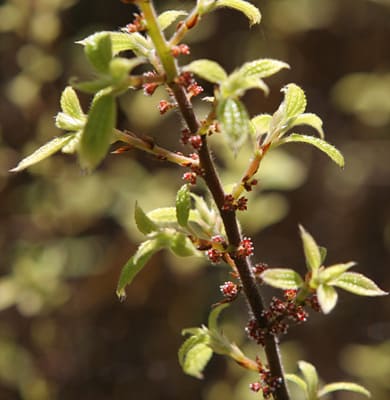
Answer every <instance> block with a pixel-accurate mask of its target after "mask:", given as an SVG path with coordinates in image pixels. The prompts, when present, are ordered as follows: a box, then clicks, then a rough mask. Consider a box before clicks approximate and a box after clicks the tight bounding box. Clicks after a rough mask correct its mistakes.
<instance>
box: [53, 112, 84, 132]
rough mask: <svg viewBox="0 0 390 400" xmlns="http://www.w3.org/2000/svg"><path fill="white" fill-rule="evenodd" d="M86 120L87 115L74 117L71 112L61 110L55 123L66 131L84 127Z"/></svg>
mask: <svg viewBox="0 0 390 400" xmlns="http://www.w3.org/2000/svg"><path fill="white" fill-rule="evenodd" d="M86 121H87V117H86V116H82V117H80V118H74V117H72V116H71V115H69V114H65V113H63V112H59V113H58V114H57V115H56V120H55V125H56V127H57V128H60V129H63V130H65V131H79V130H81V129H83V128H84V125H85V122H86Z"/></svg>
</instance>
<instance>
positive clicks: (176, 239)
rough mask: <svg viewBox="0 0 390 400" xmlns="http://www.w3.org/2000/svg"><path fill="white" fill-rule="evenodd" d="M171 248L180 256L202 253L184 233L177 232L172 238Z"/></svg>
mask: <svg viewBox="0 0 390 400" xmlns="http://www.w3.org/2000/svg"><path fill="white" fill-rule="evenodd" d="M170 249H171V250H172V251H173V253H174V254H176V255H177V256H179V257H191V256H198V255H199V254H200V253H199V251H198V250H197V249H196V248H195V246H194V245H193V244H192V242H191V240H190V239H188V237H187V236H186V235H184V234H183V233H176V234H174V235H173V236H172V238H171V240H170Z"/></svg>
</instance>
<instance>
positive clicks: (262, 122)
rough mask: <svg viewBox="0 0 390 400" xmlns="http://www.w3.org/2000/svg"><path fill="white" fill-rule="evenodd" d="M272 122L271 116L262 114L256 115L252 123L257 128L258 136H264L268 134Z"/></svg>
mask: <svg viewBox="0 0 390 400" xmlns="http://www.w3.org/2000/svg"><path fill="white" fill-rule="evenodd" d="M271 120H272V115H270V114H260V115H256V116H255V117H253V118H252V119H251V122H252V124H253V126H254V128H255V131H256V134H258V135H263V134H264V133H267V132H268V130H269V128H270V124H271Z"/></svg>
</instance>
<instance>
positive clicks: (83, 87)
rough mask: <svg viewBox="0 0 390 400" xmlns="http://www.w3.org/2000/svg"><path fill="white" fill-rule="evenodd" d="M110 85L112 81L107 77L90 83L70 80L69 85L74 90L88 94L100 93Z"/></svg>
mask: <svg viewBox="0 0 390 400" xmlns="http://www.w3.org/2000/svg"><path fill="white" fill-rule="evenodd" d="M111 83H112V80H111V79H110V77H109V76H104V77H102V78H98V79H93V80H91V81H84V82H78V81H76V80H75V79H71V84H72V86H73V87H75V88H76V89H78V90H80V91H82V92H84V93H90V94H96V93H97V92H100V91H101V90H102V89H105V88H107V87H109V86H110V85H111Z"/></svg>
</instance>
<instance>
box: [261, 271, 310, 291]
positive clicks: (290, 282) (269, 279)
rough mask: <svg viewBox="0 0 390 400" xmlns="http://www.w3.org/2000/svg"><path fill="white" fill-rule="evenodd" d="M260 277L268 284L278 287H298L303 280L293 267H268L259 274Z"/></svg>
mask: <svg viewBox="0 0 390 400" xmlns="http://www.w3.org/2000/svg"><path fill="white" fill-rule="evenodd" d="M261 279H263V281H264V282H265V283H267V284H268V285H270V286H273V287H276V288H279V289H298V288H300V287H301V286H302V284H303V280H302V278H301V277H300V275H299V274H298V273H297V272H295V271H294V270H293V269H288V268H269V269H266V270H265V271H264V272H263V273H262V274H261Z"/></svg>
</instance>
